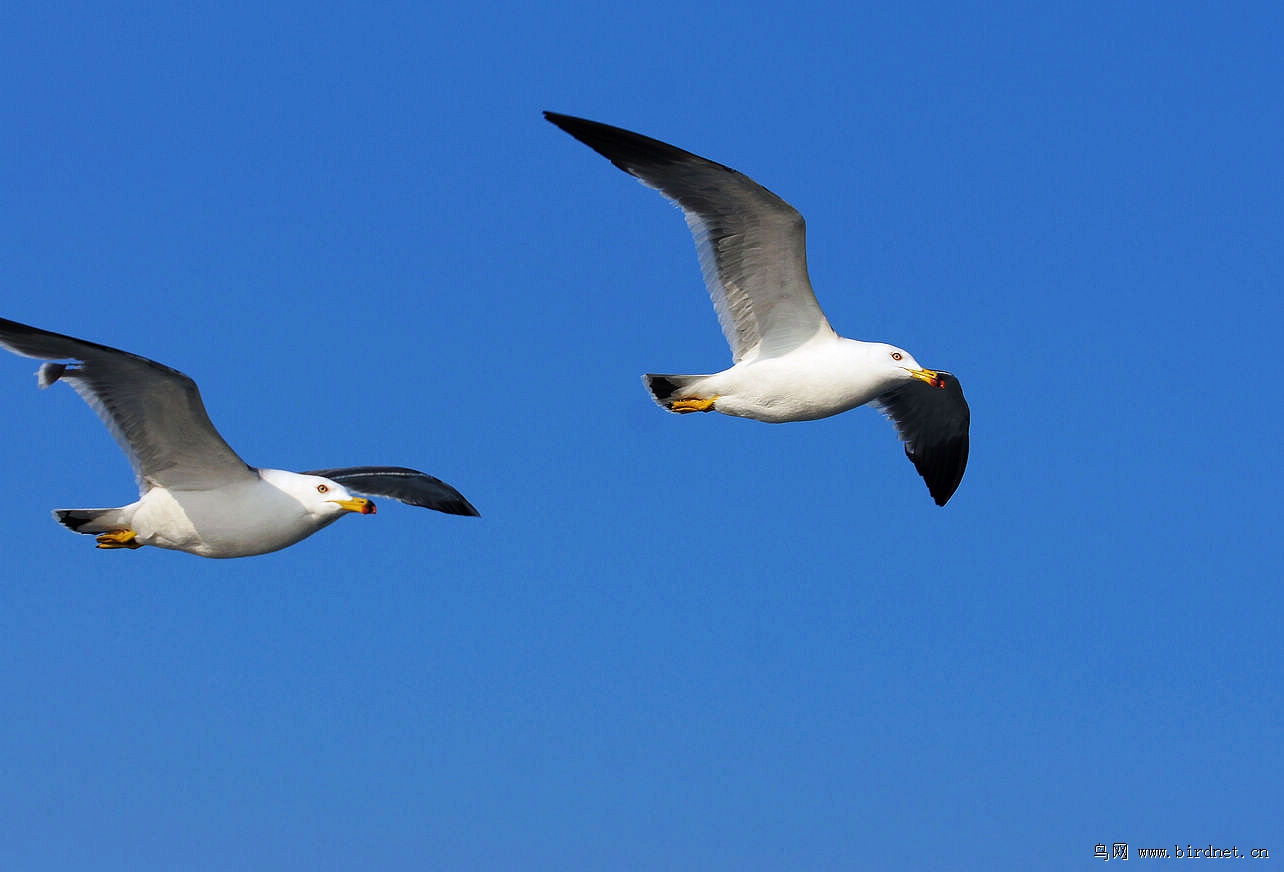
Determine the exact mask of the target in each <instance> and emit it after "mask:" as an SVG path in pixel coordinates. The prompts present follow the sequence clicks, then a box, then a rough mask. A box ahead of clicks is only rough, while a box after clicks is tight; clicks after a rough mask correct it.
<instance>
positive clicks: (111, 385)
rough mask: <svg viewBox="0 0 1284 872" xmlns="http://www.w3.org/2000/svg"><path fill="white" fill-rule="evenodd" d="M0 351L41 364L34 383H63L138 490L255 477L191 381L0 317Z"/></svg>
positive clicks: (165, 368) (190, 487)
mask: <svg viewBox="0 0 1284 872" xmlns="http://www.w3.org/2000/svg"><path fill="white" fill-rule="evenodd" d="M0 346H3V347H4V348H7V349H9V350H10V351H12V352H14V353H15V354H20V355H22V356H24V357H32V358H36V359H38V360H44V361H47V362H46V363H45V364H43V365H42V366H41V367H40V371H39V384H40V386H41V387H48V386H49V385H51V384H53V383H54V382H55V381H65V382H67V383H68V384H69V385H71V386H72V387H73V388H74V389H75V390H76V393H78V394H80V396H81V398H82V399H84V401H85V402H86V403H88V404H89V407H90V408H92V409H93V410H94V411H95V412H96V413H97V414H98V417H99V418H101V419H102V422H103V423H104V424H105V425H106V426H107V429H108V430H109V431H111V434H112V436H113V437H115V439H116V442H117V443H118V444H119V445H120V447H121V450H123V451H124V452H125V455H126V457H128V458H129V462H130V465H131V466H132V467H133V468H134V475H135V477H136V478H137V479H138V488H139V491H141V492H143V493H146V492H147V491H148V490H149V489H150V488H151V487H153V486H161V487H167V488H177V489H184V490H202V489H205V488H209V487H217V486H219V485H223V484H227V483H228V482H230V481H235V480H237V479H240V478H251V477H253V476H254V475H255V472H254V470H253V468H251V467H250V466H249V465H248V464H247V463H246V462H245V461H243V460H242V459H241V458H240V457H238V456H237V454H236V452H235V451H233V450H232V448H231V447H230V446H229V445H228V444H227V442H225V441H224V440H223V437H222V436H220V435H219V433H218V431H217V430H216V429H214V424H213V423H212V422H211V421H210V418H209V415H208V413H206V411H205V404H204V403H203V402H202V401H201V393H200V391H199V390H198V389H197V387H196V382H194V381H192V379H190V378H189V377H187V376H186V375H184V374H183V373H181V372H179V371H178V370H176V369H171V368H170V367H168V366H165V365H164V364H160V363H157V362H156V361H154V360H148V359H147V358H145V357H140V356H138V355H136V354H130V353H129V352H128V351H121V350H120V349H117V348H111V347H109V346H106V345H99V344H98V343H96V342H87V341H85V340H83V339H74V338H72V337H70V336H64V335H62V334H61V333H51V332H49V331H47V330H41V329H39V328H36V327H30V326H28V325H26V324H19V323H18V322H16V321H9V320H6V319H4V318H0Z"/></svg>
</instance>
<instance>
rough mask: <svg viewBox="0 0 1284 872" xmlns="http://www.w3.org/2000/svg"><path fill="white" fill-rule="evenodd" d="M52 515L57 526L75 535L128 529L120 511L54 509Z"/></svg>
mask: <svg viewBox="0 0 1284 872" xmlns="http://www.w3.org/2000/svg"><path fill="white" fill-rule="evenodd" d="M53 514H54V518H55V519H56V520H57V521H58V523H59V524H62V525H63V526H64V527H66V528H67V529H68V530H73V531H75V532H77V533H110V532H112V531H114V530H127V529H129V524H128V523H127V522H126V521H125V519H124V518H122V517H121V515H120V509H54V513H53Z"/></svg>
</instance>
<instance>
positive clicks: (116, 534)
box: [96, 530, 143, 549]
mask: <svg viewBox="0 0 1284 872" xmlns="http://www.w3.org/2000/svg"><path fill="white" fill-rule="evenodd" d="M137 536H138V534H137V533H135V532H134V531H133V530H111V531H109V532H107V533H101V534H99V536H98V538H97V540H96V541H97V542H98V547H99V548H130V549H133V548H142V547H143V543H142V542H137V541H135V539H136V538H137Z"/></svg>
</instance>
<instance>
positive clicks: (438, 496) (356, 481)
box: [304, 466, 481, 517]
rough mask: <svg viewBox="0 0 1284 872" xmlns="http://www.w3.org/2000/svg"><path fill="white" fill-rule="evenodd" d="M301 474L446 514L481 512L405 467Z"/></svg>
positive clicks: (441, 483) (428, 477)
mask: <svg viewBox="0 0 1284 872" xmlns="http://www.w3.org/2000/svg"><path fill="white" fill-rule="evenodd" d="M304 475H319V476H321V477H322V478H328V479H330V480H331V481H337V482H338V483H339V484H341V485H343V486H344V487H346V488H347V489H348V490H352V491H356V492H357V493H362V494H367V495H369V496H373V497H389V498H391V499H394V500H400V501H401V502H403V503H408V504H409V505H412V506H423V507H424V508H425V509H436V510H437V511H439V512H445V513H446V514H448V515H472V516H474V517H475V516H479V515H481V512H479V511H477V510H476V509H474V508H473V504H472V503H470V502H468V500H466V499H464V495H463V494H461V493H460V492H459V491H457V490H455V489H454V488H453V487H451V486H450V485H448V484H446V483H445V482H444V481H442V480H441V479H439V478H435V477H433V476H431V475H429V474H428V473H426V472H420V471H419V470H417V469H407V468H406V467H404V466H348V467H341V468H338V469H314V470H311V471H309V472H305V473H304Z"/></svg>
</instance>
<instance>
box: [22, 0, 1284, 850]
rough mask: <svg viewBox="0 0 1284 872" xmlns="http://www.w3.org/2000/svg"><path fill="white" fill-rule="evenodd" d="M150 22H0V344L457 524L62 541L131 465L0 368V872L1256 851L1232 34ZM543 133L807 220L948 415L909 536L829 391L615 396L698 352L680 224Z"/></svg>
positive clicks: (287, 15) (1223, 17) (1274, 703)
mask: <svg viewBox="0 0 1284 872" xmlns="http://www.w3.org/2000/svg"><path fill="white" fill-rule="evenodd" d="M185 7H186V8H185V9H184V10H183V11H176V10H172V9H169V8H168V7H167V6H166V5H165V4H161V5H159V6H158V5H156V4H149V5H142V4H138V5H135V4H124V5H122V4H114V5H113V6H112V8H111V9H107V7H105V6H97V5H86V4H81V3H62V4H40V5H37V4H10V5H7V6H6V7H5V8H4V10H3V11H2V12H0V81H3V82H4V83H5V84H4V87H3V88H2V89H0V129H2V130H3V131H4V134H3V136H0V189H2V190H3V191H4V196H3V199H4V203H5V205H4V208H3V210H2V212H0V263H3V276H4V278H3V288H4V289H3V291H2V292H0V294H2V297H0V299H2V301H3V302H2V305H0V316H3V317H7V318H12V319H14V320H18V321H24V322H27V323H31V324H35V325H38V326H41V327H44V328H47V329H51V330H56V331H59V332H63V333H69V334H72V335H75V336H80V337H84V338H87V339H91V340H94V341H98V342H103V343H107V344H110V345H115V346H117V347H121V348H125V349H128V350H131V351H134V352H136V353H139V354H143V355H146V356H148V357H152V358H154V359H156V360H159V361H162V362H164V363H166V364H169V365H171V366H174V367H176V368H179V369H181V370H183V371H184V372H186V373H188V374H190V375H191V376H192V377H194V378H195V379H196V380H197V382H198V383H199V384H200V386H201V388H202V392H203V394H204V398H205V402H206V405H207V407H208V408H209V410H210V413H211V415H212V417H213V419H214V421H215V422H216V424H217V425H218V427H219V428H220V430H221V431H222V433H223V435H224V436H225V437H226V438H227V439H228V441H229V442H230V443H231V444H232V445H233V447H235V448H236V449H237V450H238V451H239V453H240V454H241V455H242V456H243V457H245V458H246V460H248V461H249V462H251V463H254V464H257V465H262V466H280V467H286V468H294V469H310V468H317V467H325V466H335V465H355V464H362V463H387V464H402V465H409V466H415V467H417V468H420V469H424V470H426V471H428V472H431V473H433V474H435V475H438V476H440V477H441V478H443V479H445V480H446V481H448V482H450V483H451V484H453V485H455V486H456V487H458V488H459V489H460V490H461V491H462V492H463V493H464V494H465V495H466V496H467V497H468V498H469V499H470V500H471V501H472V502H473V503H474V504H475V505H476V506H477V507H478V508H479V509H480V510H481V512H482V515H483V517H482V518H480V519H465V518H454V517H446V516H443V515H438V514H436V513H429V512H425V511H422V510H417V509H412V508H409V507H405V506H400V505H397V504H395V503H391V502H389V501H384V503H383V504H382V505H381V506H380V512H379V514H378V515H377V516H376V517H374V518H368V517H361V518H357V517H353V518H349V519H345V520H344V521H343V522H341V523H339V524H336V525H335V526H334V527H331V528H329V529H327V530H324V531H322V532H321V533H319V534H317V535H316V536H314V537H313V538H311V539H309V540H307V541H305V542H304V543H302V544H300V545H298V546H296V547H294V548H291V549H288V550H286V551H283V552H279V553H276V554H271V555H266V556H263V557H258V558H249V559H243V560H234V561H207V560H201V559H198V558H195V557H191V556H189V555H185V554H178V553H170V552H164V551H159V550H155V549H144V550H140V551H137V552H102V551H96V550H95V549H94V548H93V547H92V545H93V542H92V540H91V539H89V538H88V537H77V536H73V535H71V534H70V533H68V532H67V531H66V530H64V529H62V528H60V527H59V526H58V525H57V524H55V523H54V522H53V521H52V520H51V518H50V516H49V510H50V509H52V508H55V507H68V506H98V505H117V504H122V503H125V502H128V501H130V500H132V499H133V498H134V494H135V491H134V485H133V479H132V475H131V473H130V471H129V468H128V466H127V464H126V462H125V460H124V458H123V457H122V456H121V454H120V453H119V452H118V451H117V449H116V447H115V445H114V443H113V442H112V441H111V439H110V437H109V436H108V434H107V433H106V431H105V430H104V429H103V428H102V427H101V426H100V425H99V424H98V422H97V420H96V419H95V418H94V416H93V414H92V413H91V412H90V411H89V410H88V409H87V408H86V407H85V406H84V405H83V404H82V403H81V402H80V400H79V399H78V398H77V397H76V396H75V394H74V393H73V392H72V391H70V390H67V389H65V388H63V387H57V388H56V389H52V390H49V391H46V392H41V391H37V390H36V386H35V380H34V378H33V377H32V373H33V372H34V369H35V364H34V362H32V361H29V360H24V359H21V358H18V357H15V356H9V355H5V356H3V357H0V415H2V416H3V417H2V418H0V420H2V421H3V422H4V426H3V427H0V450H2V451H3V452H4V454H5V457H6V465H7V470H6V492H7V499H5V500H4V501H3V509H2V511H3V524H4V529H5V535H4V544H3V545H2V546H0V549H2V550H0V554H3V556H4V561H5V565H6V566H7V567H8V571H7V572H6V573H5V574H4V580H3V582H0V699H3V700H5V710H6V711H7V715H6V716H5V717H3V718H0V775H2V777H0V830H3V831H4V834H3V837H0V867H3V868H6V869H24V870H46V869H47V870H63V869H67V870H70V869H86V868H93V869H96V870H100V872H101V870H115V869H140V868H157V869H192V870H224V869H228V870H230V869H245V868H274V869H308V870H316V869H349V868H386V869H424V868H434V869H496V868H527V869H608V868H609V869H638V870H644V869H700V870H711V869H728V870H731V869H735V870H753V869H762V870H775V869H817V870H820V869H835V870H837V869H852V868H867V869H920V868H985V869H991V868H1031V867H1033V866H1037V867H1038V868H1045V869H1081V868H1087V867H1089V866H1090V865H1091V864H1096V863H1099V862H1101V861H1100V860H1095V859H1093V848H1094V845H1095V844H1096V843H1098V842H1105V843H1112V842H1117V841H1118V842H1128V843H1129V844H1130V845H1132V846H1133V850H1134V852H1135V850H1136V848H1138V847H1148V846H1172V845H1175V844H1180V845H1182V846H1183V847H1184V846H1185V845H1187V844H1194V845H1196V846H1200V845H1208V844H1213V845H1215V846H1223V845H1232V844H1234V845H1237V846H1238V847H1239V848H1240V849H1241V851H1243V850H1244V849H1247V848H1267V849H1269V850H1271V851H1272V852H1273V853H1274V852H1276V851H1278V852H1279V853H1280V855H1281V856H1284V827H1282V826H1281V823H1280V818H1279V809H1280V807H1281V795H1280V787H1279V785H1280V784H1281V780H1282V779H1281V776H1284V756H1282V752H1281V748H1284V734H1282V732H1281V724H1282V723H1284V711H1282V709H1284V696H1282V694H1281V679H1282V678H1284V675H1282V673H1284V656H1282V655H1281V653H1280V652H1281V648H1280V644H1279V638H1280V637H1279V628H1280V625H1281V619H1282V618H1284V595H1282V594H1281V591H1280V584H1279V581H1280V575H1281V571H1280V570H1281V564H1282V558H1284V548H1282V547H1281V545H1280V536H1279V532H1278V530H1277V529H1276V527H1277V524H1276V519H1277V516H1278V512H1277V509H1276V498H1277V495H1278V493H1279V491H1280V489H1281V486H1282V485H1284V480H1282V477H1281V473H1280V470H1279V460H1278V456H1277V455H1278V453H1279V445H1280V433H1281V429H1282V428H1281V412H1280V407H1281V404H1280V398H1281V391H1280V388H1279V384H1278V380H1277V378H1276V376H1275V374H1274V364H1273V363H1272V360H1273V358H1274V357H1275V356H1276V354H1277V353H1278V349H1279V335H1280V331H1281V328H1282V327H1284V323H1281V322H1282V321H1284V318H1282V317H1281V313H1282V310H1281V306H1280V303H1279V289H1280V287H1281V283H1282V282H1284V256H1282V255H1281V246H1280V239H1281V228H1282V227H1284V210H1282V208H1281V203H1282V202H1284V184H1282V182H1281V173H1280V162H1279V159H1280V154H1281V153H1284V116H1281V113H1280V106H1281V105H1282V103H1284V63H1281V61H1280V54H1279V45H1280V42H1281V38H1282V37H1284V15H1282V14H1281V12H1280V11H1279V9H1278V7H1276V6H1274V5H1272V4H1265V3H1245V4H1237V5H1235V6H1234V7H1233V8H1228V7H1221V8H1216V9H1214V8H1213V7H1211V6H1204V5H1200V4H1188V3H1136V4H1114V3H1085V4H1076V5H1074V6H1073V7H1066V8H1062V9H1045V8H1036V7H1034V6H1032V5H1027V4H1003V3H999V4H995V3H986V4H981V3H975V4H972V3H965V4H936V3H902V4H897V5H896V8H895V9H894V10H893V9H891V8H881V7H880V8H853V7H852V6H851V5H850V4H839V3H834V4H819V5H813V4H805V3H804V4H796V5H794V6H792V7H791V8H790V10H789V11H785V9H784V7H783V6H781V5H780V4H757V3H753V2H751V3H747V4H738V5H735V6H722V5H712V4H704V5H696V6H691V5H689V4H677V3H671V2H667V0H661V2H657V3H652V4H648V5H647V6H645V7H639V6H637V5H636V4H630V5H627V6H625V5H621V6H619V7H610V6H607V7H603V6H601V5H600V4H597V3H573V4H560V5H554V6H551V7H550V6H541V5H539V4H534V5H532V4H514V5H511V6H510V5H505V4H488V3H473V4H467V5H466V6H465V5H460V6H455V7H446V6H433V5H421V4H400V3H379V4H373V5H372V4H365V5H363V6H361V7H356V6H353V7H344V6H339V5H334V4H290V3H267V4H238V3H220V4H185ZM543 109H553V110H556V111H561V112H567V113H571V114H577V115H582V116H586V117H589V118H594V119H598V120H602V121H606V122H608V123H613V124H618V125H621V126H624V127H628V128H630V129H634V130H638V131H641V132H643V133H646V134H648V135H651V136H655V137H657V138H660V139H663V140H666V141H668V142H672V143H674V144H676V145H679V146H681V147H683V148H686V149H689V150H691V151H694V152H696V153H698V154H702V155H705V156H708V157H710V158H713V159H715V160H718V161H720V162H722V163H725V164H728V165H730V166H734V167H736V168H737V169H740V170H742V171H744V172H745V173H747V174H749V175H750V176H752V177H753V178H755V179H757V180H758V181H759V182H761V183H762V184H764V185H766V186H767V187H769V188H771V189H772V190H773V191H775V192H776V193H778V194H780V195H781V196H782V197H784V198H785V199H787V200H789V201H790V202H791V203H792V204H794V205H795V206H796V207H797V208H798V209H799V210H800V211H802V213H803V214H804V215H805V216H806V218H807V221H808V237H809V260H810V268H811V275H812V280H813V283H814V284H815V286H816V289H817V294H818V296H819V299H820V301H821V304H822V305H823V306H824V307H825V310H826V312H827V314H828V315H829V318H830V320H831V322H832V323H833V324H834V326H835V327H836V328H837V329H838V330H839V332H841V333H843V334H845V335H848V336H852V337H854V338H860V339H869V340H886V341H892V342H895V343H897V344H899V345H902V346H904V347H905V348H907V349H909V350H910V351H911V352H913V354H914V355H915V356H916V357H917V358H918V360H919V361H920V362H922V363H923V364H924V365H925V366H929V367H937V368H942V369H948V370H950V371H952V372H954V373H956V374H957V375H958V376H959V378H960V380H961V381H962V384H963V386H964V389H965V390H966V392H967V396H968V399H969V401H970V404H971V407H972V413H973V421H972V455H971V462H970V464H969V467H968V471H967V475H966V477H965V478H964V480H963V483H962V486H961V487H960V489H959V491H958V493H957V494H956V496H955V497H954V498H953V500H952V501H951V502H950V504H949V505H948V506H947V507H946V508H944V509H938V508H937V507H935V506H934V505H933V504H932V501H931V499H930V498H929V496H928V494H927V492H926V489H925V488H924V487H923V485H922V483H921V481H920V480H919V478H918V476H917V475H916V474H915V472H914V470H913V467H912V466H911V465H910V464H909V463H908V462H907V461H906V460H905V459H904V458H903V456H901V451H900V448H899V447H898V444H897V442H896V438H895V435H894V432H893V431H892V429H891V427H890V426H889V425H888V424H887V423H886V422H884V421H883V420H882V419H881V418H880V417H879V416H878V415H877V414H876V413H874V412H872V411H870V410H867V409H859V410H855V411H853V412H850V413H847V414H845V415H841V416H838V417H836V418H832V419H829V420H826V421H821V422H813V423H806V424H792V425H782V426H769V425H764V424H758V423H756V422H750V421H743V420H735V419H730V418H725V417H721V416H717V415H693V416H683V417H678V416H671V415H665V414H664V413H662V412H661V411H660V410H658V409H657V408H655V406H654V405H653V404H652V403H651V401H650V400H649V398H648V397H647V395H646V393H645V392H644V390H643V388H642V385H641V383H640V381H639V376H640V374H641V373H643V372H646V371H659V372H705V371H712V370H715V369H720V368H722V367H723V366H725V365H726V362H727V360H728V354H727V350H726V347H725V344H724V343H723V340H722V337H721V334H720V333H719V331H718V327H717V322H716V320H715V318H714V314H713V309H712V307H711V306H710V304H709V301H708V299H707V297H706V295H705V293H704V290H703V286H702V283H701V279H700V274H699V270H698V267H697V263H696V258H695V255H694V251H693V247H692V245H691V242H690V239H689V236H688V234H687V232H686V228H685V226H684V224H683V222H682V220H681V217H680V215H679V214H678V213H677V212H676V211H675V210H674V209H672V208H671V207H670V206H668V205H667V204H666V203H665V202H664V201H663V200H662V199H661V198H660V197H659V196H657V195H656V194H654V193H653V192H650V191H648V190H646V189H645V188H643V187H642V186H640V185H638V184H637V183H636V182H634V181H633V180H631V179H629V178H628V177H627V176H626V175H625V174H623V173H621V172H619V171H618V170H616V169H615V168H614V167H612V166H611V165H610V164H609V163H608V162H607V161H605V160H603V159H602V158H601V157H599V156H598V155H596V154H594V153H593V152H591V151H590V150H589V149H587V148H585V147H584V146H582V145H580V144H579V143H577V142H575V141H574V140H573V139H571V138H570V137H568V136H567V135H565V134H564V133H562V132H561V131H559V130H557V129H555V128H554V127H552V126H551V125H549V124H547V123H545V122H544V121H543V120H542V119H541V118H540V111H541V110H543ZM1272 446H1274V447H1272ZM1134 856H1135V854H1134Z"/></svg>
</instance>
